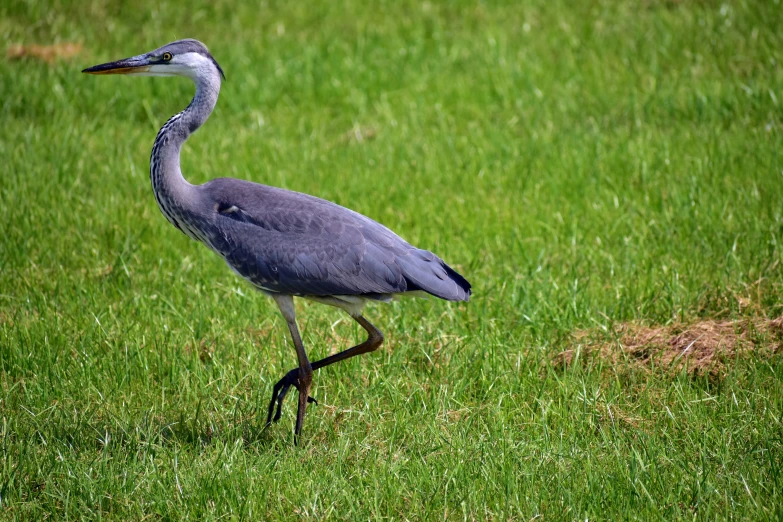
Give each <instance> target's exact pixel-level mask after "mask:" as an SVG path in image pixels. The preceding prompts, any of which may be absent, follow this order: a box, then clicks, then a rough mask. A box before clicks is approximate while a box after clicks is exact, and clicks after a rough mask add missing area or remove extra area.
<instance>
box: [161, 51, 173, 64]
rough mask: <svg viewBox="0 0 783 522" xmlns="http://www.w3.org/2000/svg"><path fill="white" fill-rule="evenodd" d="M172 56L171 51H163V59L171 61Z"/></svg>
mask: <svg viewBox="0 0 783 522" xmlns="http://www.w3.org/2000/svg"><path fill="white" fill-rule="evenodd" d="M171 58H172V56H171V53H170V52H165V53H163V56H161V59H162V60H163V61H164V62H170V61H171Z"/></svg>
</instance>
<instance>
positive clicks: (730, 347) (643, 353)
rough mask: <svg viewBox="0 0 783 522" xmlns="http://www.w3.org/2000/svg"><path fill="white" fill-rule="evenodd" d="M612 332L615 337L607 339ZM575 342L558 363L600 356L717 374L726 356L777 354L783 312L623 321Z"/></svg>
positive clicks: (723, 367)
mask: <svg viewBox="0 0 783 522" xmlns="http://www.w3.org/2000/svg"><path fill="white" fill-rule="evenodd" d="M608 336H612V337H613V338H612V339H607V337H608ZM573 337H574V340H575V343H574V344H575V345H576V346H574V347H572V348H569V349H567V350H565V351H562V352H560V353H558V354H557V355H556V356H555V357H554V365H555V366H556V367H561V368H562V367H568V366H571V365H572V364H574V363H575V362H576V360H578V359H580V358H581V359H583V360H586V359H587V358H589V357H600V358H601V359H603V360H605V361H608V362H610V363H612V364H613V365H624V364H626V365H631V366H634V367H639V368H652V367H658V368H663V369H666V370H669V371H672V372H680V371H682V370H683V369H685V370H686V371H687V372H688V373H690V374H691V375H694V376H696V375H707V376H710V377H718V376H720V375H722V374H723V373H725V370H726V361H728V360H731V359H734V358H736V357H738V356H740V355H743V354H746V353H748V352H752V351H765V352H766V353H778V352H780V351H781V349H782V348H783V317H779V318H777V319H766V318H759V319H741V320H737V321H716V320H712V319H707V320H703V321H698V322H695V323H691V324H675V325H669V326H656V327H650V326H645V325H640V324H636V323H622V324H620V325H617V326H615V327H614V328H613V329H612V331H611V332H609V333H608V334H605V333H600V334H599V333H597V332H595V331H593V330H580V331H577V332H576V333H575V334H574V336H573Z"/></svg>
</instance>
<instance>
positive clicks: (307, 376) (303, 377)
mask: <svg viewBox="0 0 783 522" xmlns="http://www.w3.org/2000/svg"><path fill="white" fill-rule="evenodd" d="M312 382H313V369H312V368H311V367H309V366H308V367H307V368H299V384H300V385H301V386H304V387H305V388H307V387H309V386H310V383H312Z"/></svg>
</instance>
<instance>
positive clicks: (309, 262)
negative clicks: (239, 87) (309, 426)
mask: <svg viewBox="0 0 783 522" xmlns="http://www.w3.org/2000/svg"><path fill="white" fill-rule="evenodd" d="M82 72H84V73H88V74H125V75H131V76H184V77H187V78H190V79H191V80H192V81H193V83H194V84H195V87H196V92H195V95H194V96H193V99H192V101H191V102H190V104H189V105H188V106H187V108H185V109H184V110H183V111H181V112H179V113H177V114H175V115H174V116H172V117H171V118H170V119H169V120H168V121H167V122H166V123H165V124H164V125H163V127H161V129H160V131H158V134H157V136H156V138H155V141H154V144H153V146H152V153H151V156H150V181H151V183H152V192H153V194H154V196H155V200H156V202H157V204H158V207H159V208H160V210H161V212H162V213H163V215H164V216H165V217H166V219H167V220H168V221H169V222H170V223H171V224H172V225H174V226H175V227H176V228H177V229H178V230H180V231H181V232H182V233H184V234H185V235H186V236H188V237H190V238H191V239H194V240H196V241H199V242H201V243H203V244H204V245H206V246H207V247H208V248H209V249H211V250H212V251H214V252H215V253H217V254H218V255H219V256H221V257H222V258H223V259H224V260H225V262H226V263H227V264H228V266H229V267H230V268H231V269H232V270H233V271H234V272H236V273H237V274H238V275H239V276H241V277H242V278H244V279H246V280H247V281H248V282H249V283H250V284H251V285H253V287H255V288H256V289H257V290H259V291H261V292H263V293H264V294H266V295H268V296H270V297H271V298H272V299H274V301H275V302H276V303H277V306H278V308H279V310H280V313H281V314H282V316H283V318H284V319H285V322H286V324H287V326H288V330H289V333H290V335H291V339H292V341H293V345H294V348H295V350H296V357H297V363H298V364H297V366H296V367H295V368H293V369H292V370H291V371H289V372H287V373H286V374H285V375H284V376H283V377H282V378H281V379H280V380H279V381H277V382H276V384H275V385H274V387H273V389H272V399H271V401H270V402H269V408H268V412H267V419H266V424H265V426H269V425H270V424H271V423H272V422H277V421H279V420H280V418H281V409H282V405H283V400H284V399H285V397H286V395H287V393H288V392H289V390H290V389H291V388H292V387H293V388H294V389H296V390H297V391H298V393H299V401H298V407H297V414H296V424H295V428H294V442H295V444H298V441H299V437H300V436H301V432H302V424H303V422H304V417H305V412H306V410H307V405H308V404H309V403H315V402H316V401H315V399H314V398H313V397H311V396H310V389H311V385H312V380H313V372H314V371H315V370H320V369H321V368H324V367H326V366H329V365H331V364H334V363H337V362H339V361H343V360H345V359H348V358H350V357H354V356H357V355H361V354H365V353H369V352H372V351H375V350H377V349H378V348H379V347H380V346H381V344H382V343H383V341H384V337H383V333H382V332H381V331H380V330H379V329H378V328H376V327H375V326H374V325H373V324H372V323H370V321H368V320H367V319H366V318H365V317H364V315H363V310H364V307H365V305H367V304H368V303H372V302H389V301H391V300H392V299H393V298H396V297H397V296H404V295H413V296H422V295H424V296H427V295H432V296H435V297H438V298H441V299H445V300H447V301H468V300H469V298H470V295H471V285H470V283H469V282H468V281H467V280H466V279H465V278H464V277H463V276H462V275H460V274H459V273H458V272H457V271H455V270H454V269H452V268H451V267H450V266H449V265H447V264H446V263H445V262H444V261H443V260H442V259H441V258H439V257H438V256H436V255H435V254H433V253H432V252H429V251H427V250H422V249H419V248H416V247H414V246H412V245H411V244H409V243H408V242H406V241H405V240H403V239H402V238H401V237H400V236H398V235H397V234H395V233H394V232H392V231H391V230H390V229H388V228H387V227H385V226H383V225H381V224H380V223H378V222H376V221H374V220H372V219H370V218H368V217H366V216H364V215H362V214H359V213H358V212H354V211H353V210H350V209H348V208H345V207H342V206H340V205H337V204H335V203H332V202H330V201H327V200H324V199H320V198H317V197H315V196H311V195H308V194H304V193H300V192H294V191H291V190H285V189H282V188H277V187H272V186H267V185H262V184H258V183H254V182H251V181H247V180H242V179H235V178H215V179H212V180H210V181H208V182H206V183H204V184H201V185H193V184H190V183H189V182H188V181H186V179H185V178H184V176H183V174H182V171H181V170H180V152H181V150H182V145H183V144H184V143H185V141H186V140H187V139H188V137H189V136H190V135H191V134H193V133H194V132H195V131H196V130H198V129H199V128H200V127H201V126H202V125H203V124H204V123H205V122H206V121H207V119H208V118H209V116H210V114H211V113H212V111H213V109H214V108H215V105H216V104H217V101H218V95H219V93H220V87H221V84H222V82H223V81H224V80H225V78H226V77H225V74H224V73H223V69H222V68H221V67H220V65H218V62H217V61H216V60H215V58H214V57H213V56H212V54H211V53H210V52H209V50H208V49H207V47H206V46H205V45H204V44H203V43H201V42H200V41H198V40H195V39H184V40H177V41H174V42H171V43H168V44H166V45H164V46H162V47H159V48H158V49H155V50H153V51H150V52H147V53H144V54H140V55H137V56H133V57H130V58H125V59H121V60H117V61H113V62H109V63H103V64H100V65H95V66H93V67H89V68H86V69H84V70H83V71H82ZM294 297H297V298H304V299H308V300H311V301H315V302H318V303H322V304H326V305H331V306H334V307H337V308H341V309H342V310H344V311H345V312H347V313H348V315H350V317H352V318H353V320H355V321H356V322H357V323H359V325H361V327H362V328H363V329H364V330H365V331H366V332H367V339H366V340H365V341H364V342H362V343H359V344H357V345H356V346H353V347H351V348H348V349H346V350H344V351H341V352H339V353H337V354H334V355H330V356H328V357H325V358H323V359H320V360H317V361H314V362H310V360H309V359H308V356H307V352H306V350H305V347H304V344H303V343H302V338H301V336H300V333H299V329H298V327H297V324H296V313H295V308H294Z"/></svg>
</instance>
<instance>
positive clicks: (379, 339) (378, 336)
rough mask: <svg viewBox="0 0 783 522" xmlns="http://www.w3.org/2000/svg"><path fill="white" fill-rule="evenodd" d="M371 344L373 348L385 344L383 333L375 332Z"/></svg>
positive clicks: (371, 337) (375, 348)
mask: <svg viewBox="0 0 783 522" xmlns="http://www.w3.org/2000/svg"><path fill="white" fill-rule="evenodd" d="M370 344H371V345H372V349H373V350H377V349H378V348H380V347H381V345H382V344H383V334H382V333H381V332H377V333H374V334H373V335H371V336H370Z"/></svg>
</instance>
